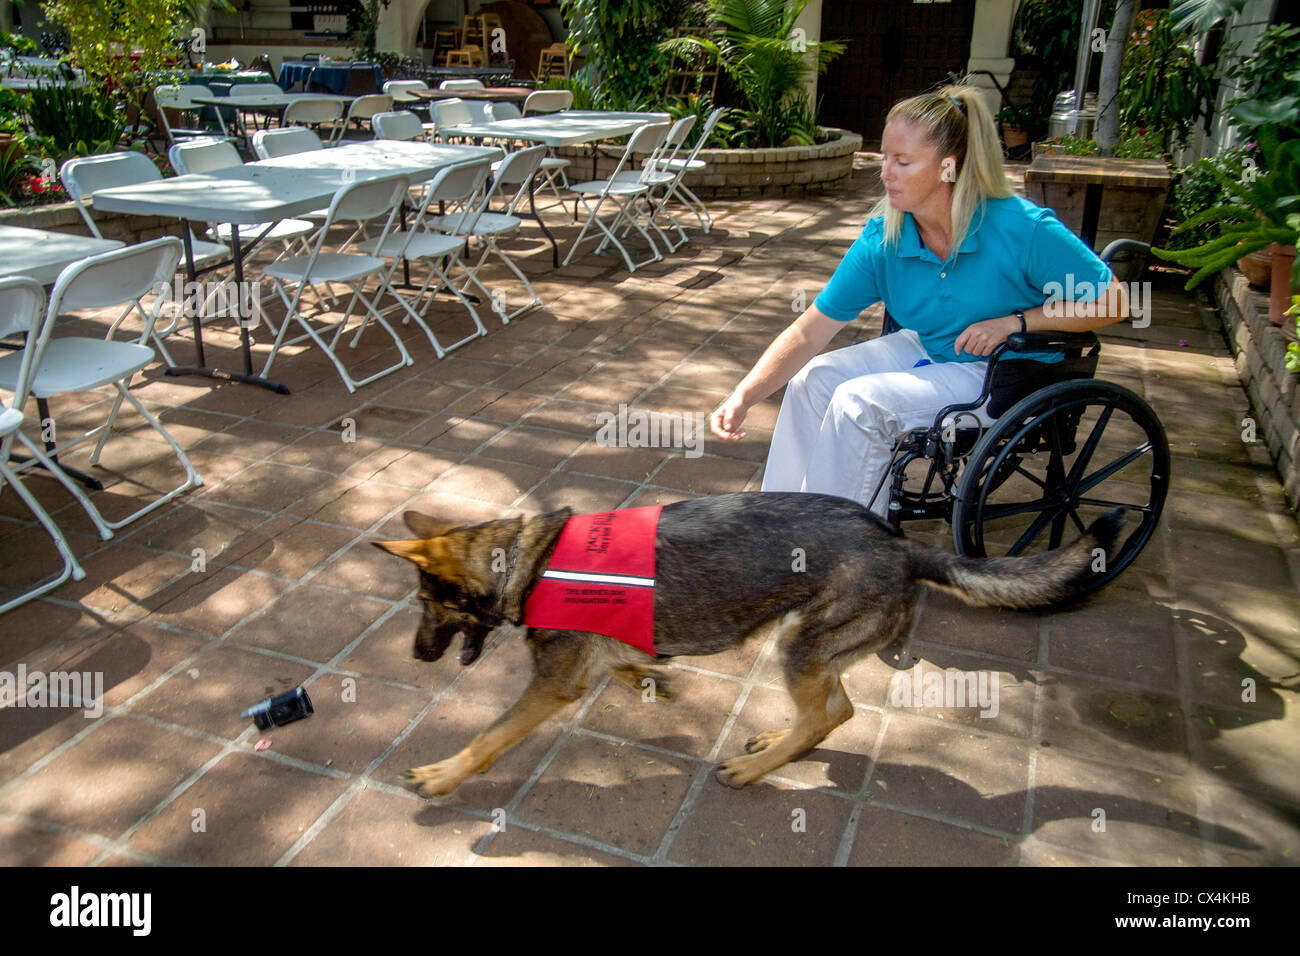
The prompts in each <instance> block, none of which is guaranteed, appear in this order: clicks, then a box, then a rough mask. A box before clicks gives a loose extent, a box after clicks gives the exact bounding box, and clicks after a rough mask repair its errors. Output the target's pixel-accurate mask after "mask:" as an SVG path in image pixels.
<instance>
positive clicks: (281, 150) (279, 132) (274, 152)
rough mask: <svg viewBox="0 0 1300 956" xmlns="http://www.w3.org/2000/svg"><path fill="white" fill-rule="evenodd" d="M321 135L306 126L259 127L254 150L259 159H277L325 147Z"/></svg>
mask: <svg viewBox="0 0 1300 956" xmlns="http://www.w3.org/2000/svg"><path fill="white" fill-rule="evenodd" d="M324 148H325V144H324V143H322V142H321V140H320V137H319V136H317V135H316V133H315V132H313V131H312V130H309V129H307V127H305V126H286V127H284V128H283V129H259V130H258V131H257V132H256V133H254V134H253V152H254V153H255V154H256V155H257V158H258V159H275V158H276V157H277V156H292V155H293V154H294V153H306V152H310V151H311V150H313V149H324Z"/></svg>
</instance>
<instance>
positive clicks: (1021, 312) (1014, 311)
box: [1011, 309, 1029, 332]
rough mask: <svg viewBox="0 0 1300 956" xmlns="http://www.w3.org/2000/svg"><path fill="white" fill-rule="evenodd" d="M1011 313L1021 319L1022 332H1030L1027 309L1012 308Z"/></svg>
mask: <svg viewBox="0 0 1300 956" xmlns="http://www.w3.org/2000/svg"><path fill="white" fill-rule="evenodd" d="M1011 314H1012V315H1014V316H1015V317H1016V318H1017V319H1019V320H1020V331H1021V332H1028V331H1029V326H1028V325H1026V324H1025V310H1024V309H1012V310H1011Z"/></svg>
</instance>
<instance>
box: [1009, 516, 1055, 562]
mask: <svg viewBox="0 0 1300 956" xmlns="http://www.w3.org/2000/svg"><path fill="white" fill-rule="evenodd" d="M1053 517H1054V514H1053V512H1051V511H1044V512H1042V513H1041V514H1040V515H1039V516H1038V517H1037V518H1035V519H1034V520H1033V521H1032V522H1030V524H1029V527H1028V528H1026V529H1025V530H1024V533H1023V534H1021V535H1020V537H1019V538H1017V539H1016V543H1015V544H1013V545H1012V546H1011V547H1010V548H1008V549H1007V557H1015V556H1016V555H1017V554H1019V553H1020V552H1021V551H1023V550H1024V549H1025V548H1026V547H1027V546H1028V545H1030V544H1032V543H1033V541H1034V539H1035V538H1037V537H1038V536H1039V534H1041V533H1042V530H1043V526H1044V525H1045V524H1047V522H1049V521H1050V520H1052V518H1053Z"/></svg>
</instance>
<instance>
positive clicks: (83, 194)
mask: <svg viewBox="0 0 1300 956" xmlns="http://www.w3.org/2000/svg"><path fill="white" fill-rule="evenodd" d="M59 179H60V180H61V181H62V183H63V188H64V189H66V190H67V191H68V196H69V197H70V198H71V199H72V200H73V202H75V203H76V204H77V211H78V212H79V213H81V218H82V219H84V220H85V221H86V225H87V226H89V227H90V231H91V233H93V234H94V235H95V236H97V237H99V238H101V239H102V238H103V236H102V235H100V232H99V228H98V227H97V226H96V225H95V220H94V219H92V218H91V217H90V211H89V210H88V209H87V208H86V202H87V200H90V199H93V198H94V195H95V193H96V192H98V191H99V190H101V189H111V188H112V187H114V186H136V185H139V184H140V183H151V182H155V181H157V180H159V179H162V173H160V172H159V171H158V167H157V166H155V165H154V164H153V160H151V159H150V158H149V157H148V156H146V155H145V154H144V153H137V152H135V151H133V150H125V151H123V152H120V153H104V154H102V155H99V156H76V157H74V158H72V159H70V160H68V161H67V162H66V163H64V164H63V168H62V169H60V170H59Z"/></svg>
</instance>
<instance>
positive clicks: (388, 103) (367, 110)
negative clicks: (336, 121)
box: [330, 93, 393, 146]
mask: <svg viewBox="0 0 1300 956" xmlns="http://www.w3.org/2000/svg"><path fill="white" fill-rule="evenodd" d="M392 108H393V98H392V97H391V96H388V95H387V94H384V93H375V94H373V95H371V96H358V97H357V98H356V99H355V100H353V101H352V102H351V103H349V104H348V111H347V114H346V115H345V116H344V117H343V122H342V123H341V124H340V125H339V126H337V127H336V128H335V136H334V137H333V139H332V140H331V141H330V145H333V146H337V145H338V144H339V143H341V142H342V141H343V137H344V135H345V134H346V133H347V131H348V127H349V126H351V125H352V124H353V123H356V124H357V129H361V123H362V121H363V120H364V121H365V122H367V123H368V122H370V121H371V120H372V119H373V118H374V116H375V114H376V113H387V112H389V111H390V110H392ZM372 132H373V130H372Z"/></svg>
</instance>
